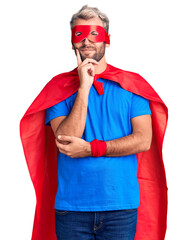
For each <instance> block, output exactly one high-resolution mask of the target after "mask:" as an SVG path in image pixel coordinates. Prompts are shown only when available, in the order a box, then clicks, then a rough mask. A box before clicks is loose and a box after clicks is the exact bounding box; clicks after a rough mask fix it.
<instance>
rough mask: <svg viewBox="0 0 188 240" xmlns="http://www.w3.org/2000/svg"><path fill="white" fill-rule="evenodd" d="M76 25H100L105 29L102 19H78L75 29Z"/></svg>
mask: <svg viewBox="0 0 188 240" xmlns="http://www.w3.org/2000/svg"><path fill="white" fill-rule="evenodd" d="M76 25H99V26H101V27H103V22H102V21H101V19H100V18H91V19H88V20H85V19H81V18H78V19H76V21H75V22H74V26H73V27H75V26H76Z"/></svg>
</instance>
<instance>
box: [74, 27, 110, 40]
mask: <svg viewBox="0 0 188 240" xmlns="http://www.w3.org/2000/svg"><path fill="white" fill-rule="evenodd" d="M92 31H95V32H97V33H98V34H97V35H93V34H92ZM85 38H88V39H89V40H90V41H92V42H106V43H107V44H110V37H109V35H108V34H107V32H106V30H105V29H104V28H103V27H101V26H98V25H76V26H75V27H73V29H72V37H71V41H72V42H74V43H78V42H81V41H82V40H84V39H85Z"/></svg>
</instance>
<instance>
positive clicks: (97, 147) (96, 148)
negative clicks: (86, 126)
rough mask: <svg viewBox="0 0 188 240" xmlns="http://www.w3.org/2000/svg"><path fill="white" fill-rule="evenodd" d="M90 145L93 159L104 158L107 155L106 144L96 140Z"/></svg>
mask: <svg viewBox="0 0 188 240" xmlns="http://www.w3.org/2000/svg"><path fill="white" fill-rule="evenodd" d="M90 145H91V152H92V156H93V157H102V156H104V155H105V154H106V142H104V141H102V140H97V139H94V140H93V141H91V142H90Z"/></svg>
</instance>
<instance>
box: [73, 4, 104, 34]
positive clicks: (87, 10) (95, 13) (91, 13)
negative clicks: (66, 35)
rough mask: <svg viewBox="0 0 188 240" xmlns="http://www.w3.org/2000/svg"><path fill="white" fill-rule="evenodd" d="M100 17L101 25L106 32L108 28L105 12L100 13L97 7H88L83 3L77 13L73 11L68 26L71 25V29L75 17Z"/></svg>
mask: <svg viewBox="0 0 188 240" xmlns="http://www.w3.org/2000/svg"><path fill="white" fill-rule="evenodd" d="M96 17H98V18H100V19H101V21H102V23H103V27H104V29H105V30H106V32H107V33H108V30H109V19H108V17H107V16H106V14H104V13H102V12H101V11H100V10H99V9H98V8H93V7H88V5H84V6H83V7H82V8H81V9H80V10H79V11H78V12H77V13H75V14H74V15H73V16H72V18H71V21H70V26H71V30H72V28H73V26H74V22H75V21H76V19H78V18H81V19H86V20H88V19H91V18H96Z"/></svg>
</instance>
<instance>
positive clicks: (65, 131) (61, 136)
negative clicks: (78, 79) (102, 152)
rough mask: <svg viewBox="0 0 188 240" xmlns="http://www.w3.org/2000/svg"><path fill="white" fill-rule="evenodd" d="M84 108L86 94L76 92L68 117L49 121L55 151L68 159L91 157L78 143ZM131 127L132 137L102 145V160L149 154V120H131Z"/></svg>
mask: <svg viewBox="0 0 188 240" xmlns="http://www.w3.org/2000/svg"><path fill="white" fill-rule="evenodd" d="M87 106H88V93H87V92H86V91H85V89H79V90H78V93H77V97H76V99H75V102H74V105H73V108H72V110H71V112H70V114H69V115H68V116H62V117H57V118H55V119H53V120H51V126H52V129H53V131H54V134H55V137H56V145H57V147H58V149H59V151H60V152H61V153H64V154H66V155H67V156H70V157H72V158H78V157H87V156H92V153H91V147H90V143H89V142H87V141H85V140H83V139H81V137H82V135H83V132H84V128H85V122H86V114H87ZM131 124H132V129H133V132H132V134H130V135H128V136H125V137H122V138H118V139H114V140H111V141H106V144H107V151H106V156H109V157H111V156H126V155H131V154H135V153H139V152H144V151H147V150H149V148H150V144H151V139H152V124H151V116H150V115H142V116H138V117H134V118H132V119H131Z"/></svg>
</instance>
